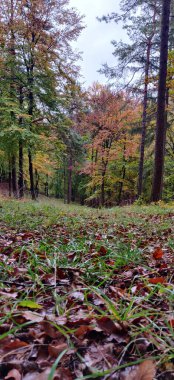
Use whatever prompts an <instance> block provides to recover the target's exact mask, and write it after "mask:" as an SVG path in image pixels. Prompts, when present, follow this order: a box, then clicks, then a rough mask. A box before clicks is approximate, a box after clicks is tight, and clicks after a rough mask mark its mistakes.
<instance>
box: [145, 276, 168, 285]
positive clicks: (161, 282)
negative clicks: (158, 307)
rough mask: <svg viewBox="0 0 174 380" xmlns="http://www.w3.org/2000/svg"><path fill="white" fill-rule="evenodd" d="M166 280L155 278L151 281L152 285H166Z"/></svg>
mask: <svg viewBox="0 0 174 380" xmlns="http://www.w3.org/2000/svg"><path fill="white" fill-rule="evenodd" d="M165 282H166V279H165V278H164V277H153V278H150V279H149V283H150V284H164V283H165Z"/></svg>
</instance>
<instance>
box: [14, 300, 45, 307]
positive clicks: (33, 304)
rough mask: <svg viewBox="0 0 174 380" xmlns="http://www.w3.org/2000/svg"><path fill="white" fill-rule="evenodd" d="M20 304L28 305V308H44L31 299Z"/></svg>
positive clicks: (22, 305)
mask: <svg viewBox="0 0 174 380" xmlns="http://www.w3.org/2000/svg"><path fill="white" fill-rule="evenodd" d="M18 306H21V307H27V308H28V309H42V306H41V305H39V304H38V303H36V302H34V301H31V300H24V301H21V302H20V303H19V304H18Z"/></svg>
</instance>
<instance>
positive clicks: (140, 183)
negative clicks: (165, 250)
mask: <svg viewBox="0 0 174 380" xmlns="http://www.w3.org/2000/svg"><path fill="white" fill-rule="evenodd" d="M150 51H151V42H149V44H148V46H147V54H146V67H145V79H144V99H143V117H142V135H141V145H140V161H139V171H138V197H140V196H141V193H142V189H143V168H144V150H145V139H146V124H147V123H146V122H147V104H148V82H149V67H150Z"/></svg>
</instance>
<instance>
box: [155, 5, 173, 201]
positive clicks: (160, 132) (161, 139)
mask: <svg viewBox="0 0 174 380" xmlns="http://www.w3.org/2000/svg"><path fill="white" fill-rule="evenodd" d="M170 5H171V0H163V9H162V22H161V46H160V70H159V83H158V101H157V125H156V141H155V164H154V175H153V187H152V197H151V199H152V201H153V202H157V201H159V200H160V199H161V198H162V189H163V174H164V152H165V139H166V114H165V110H166V79H167V61H168V42H169V23H170Z"/></svg>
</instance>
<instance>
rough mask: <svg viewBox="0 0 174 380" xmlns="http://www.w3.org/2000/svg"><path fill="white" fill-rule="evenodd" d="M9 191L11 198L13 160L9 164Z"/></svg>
mask: <svg viewBox="0 0 174 380" xmlns="http://www.w3.org/2000/svg"><path fill="white" fill-rule="evenodd" d="M8 165H9V167H8V191H9V197H11V193H12V179H11V158H9V163H8Z"/></svg>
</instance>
